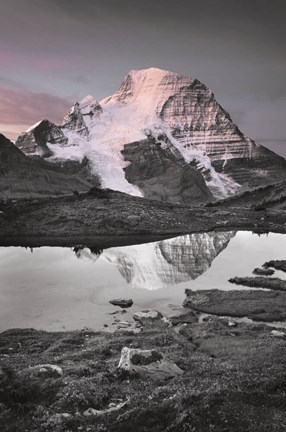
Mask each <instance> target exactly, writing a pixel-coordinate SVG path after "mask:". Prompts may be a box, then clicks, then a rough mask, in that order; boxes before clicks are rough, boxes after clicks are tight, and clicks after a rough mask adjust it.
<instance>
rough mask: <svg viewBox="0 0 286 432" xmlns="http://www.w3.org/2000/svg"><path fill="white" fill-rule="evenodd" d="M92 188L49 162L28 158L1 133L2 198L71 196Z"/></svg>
mask: <svg viewBox="0 0 286 432" xmlns="http://www.w3.org/2000/svg"><path fill="white" fill-rule="evenodd" d="M89 188H90V185H89V184H88V183H87V182H86V181H84V180H82V179H80V178H77V177H76V176H70V175H66V174H65V173H64V172H61V171H60V170H59V169H56V168H55V167H54V166H49V164H48V163H44V162H37V161H36V160H32V159H30V158H28V157H27V156H26V155H25V154H24V153H22V152H21V151H20V150H19V149H18V148H17V147H15V145H14V144H13V143H12V142H11V141H9V140H8V139H7V138H5V137H4V135H1V134H0V197H1V198H14V199H15V198H20V197H35V196H42V195H61V194H71V193H73V191H86V190H88V189H89Z"/></svg>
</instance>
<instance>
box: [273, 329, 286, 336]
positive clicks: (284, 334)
mask: <svg viewBox="0 0 286 432" xmlns="http://www.w3.org/2000/svg"><path fill="white" fill-rule="evenodd" d="M271 336H273V337H275V338H285V337H286V333H285V332H284V331H281V330H272V331H271Z"/></svg>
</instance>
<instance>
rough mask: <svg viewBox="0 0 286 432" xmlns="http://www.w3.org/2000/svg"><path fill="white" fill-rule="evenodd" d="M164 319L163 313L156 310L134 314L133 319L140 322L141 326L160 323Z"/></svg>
mask: <svg viewBox="0 0 286 432" xmlns="http://www.w3.org/2000/svg"><path fill="white" fill-rule="evenodd" d="M162 318H163V315H162V314H161V312H158V311H156V310H149V309H146V310H142V311H140V312H135V313H134V314H133V319H134V320H135V321H138V322H140V323H141V324H146V323H148V322H153V321H158V320H161V319H162Z"/></svg>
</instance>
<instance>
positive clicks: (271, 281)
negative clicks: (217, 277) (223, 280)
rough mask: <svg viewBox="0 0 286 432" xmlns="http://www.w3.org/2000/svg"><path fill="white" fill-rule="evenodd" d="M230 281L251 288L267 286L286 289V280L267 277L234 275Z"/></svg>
mask: <svg viewBox="0 0 286 432" xmlns="http://www.w3.org/2000/svg"><path fill="white" fill-rule="evenodd" d="M229 282H230V283H233V284H236V285H244V286H248V287H251V288H267V289H272V290H279V291H286V280H282V279H279V278H267V277H261V276H260V277H259V276H258V277H234V278H231V279H229Z"/></svg>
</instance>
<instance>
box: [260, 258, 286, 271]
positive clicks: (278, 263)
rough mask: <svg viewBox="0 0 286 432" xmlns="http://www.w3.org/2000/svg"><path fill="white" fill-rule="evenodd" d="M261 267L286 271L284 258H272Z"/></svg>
mask: <svg viewBox="0 0 286 432" xmlns="http://www.w3.org/2000/svg"><path fill="white" fill-rule="evenodd" d="M263 267H265V268H266V269H268V268H269V267H272V268H275V269H276V270H281V271H283V272H286V260H272V261H268V262H266V263H265V264H263Z"/></svg>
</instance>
